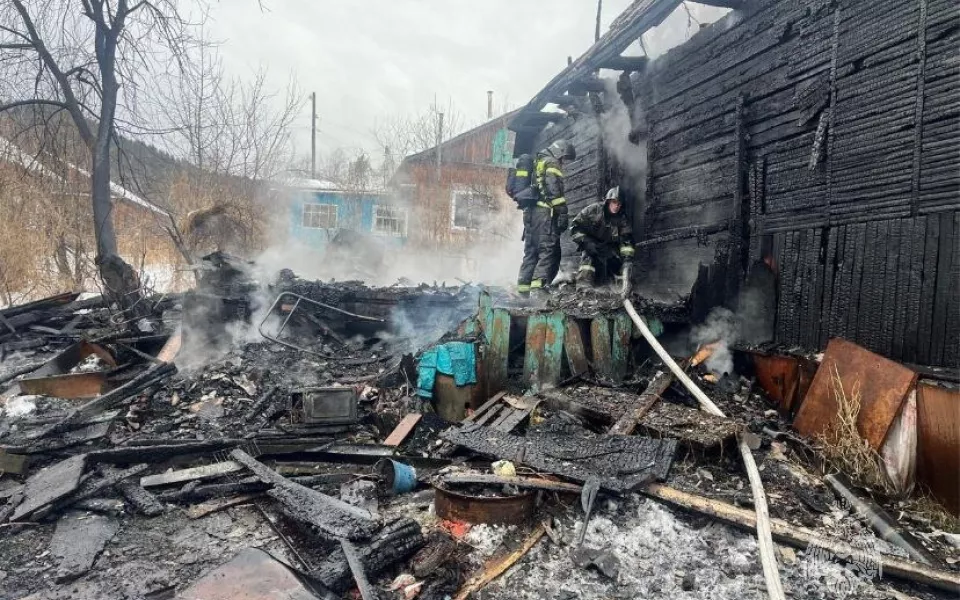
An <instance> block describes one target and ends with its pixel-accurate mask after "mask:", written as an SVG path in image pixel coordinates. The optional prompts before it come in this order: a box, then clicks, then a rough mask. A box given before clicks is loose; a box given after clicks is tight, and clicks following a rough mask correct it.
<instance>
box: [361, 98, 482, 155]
mask: <svg viewBox="0 0 960 600" xmlns="http://www.w3.org/2000/svg"><path fill="white" fill-rule="evenodd" d="M441 123H442V126H443V130H442V131H441ZM463 127H464V119H463V114H462V113H461V112H460V111H459V110H457V108H456V107H454V106H453V104H452V103H448V104H447V106H445V107H444V106H439V105H437V104H436V103H434V104H433V105H431V106H430V107H429V108H428V109H426V110H425V111H423V112H420V113H417V114H413V115H395V116H392V117H388V118H386V119H381V120H379V121H378V122H377V123H375V124H374V127H373V137H374V139H376V140H377V144H378V145H379V146H380V147H381V148H383V149H385V150H386V149H389V150H390V153H391V154H392V155H394V156H397V157H399V158H400V159H401V160H402V159H403V158H404V157H406V156H410V155H411V154H416V153H418V152H423V151H424V150H427V149H429V148H432V147H434V146H436V145H437V142H438V136H439V137H440V138H442V139H441V140H439V141H444V142H445V141H447V140H449V139H451V138H453V137H455V136H457V135H459V134H460V133H461V132H462V131H463Z"/></svg>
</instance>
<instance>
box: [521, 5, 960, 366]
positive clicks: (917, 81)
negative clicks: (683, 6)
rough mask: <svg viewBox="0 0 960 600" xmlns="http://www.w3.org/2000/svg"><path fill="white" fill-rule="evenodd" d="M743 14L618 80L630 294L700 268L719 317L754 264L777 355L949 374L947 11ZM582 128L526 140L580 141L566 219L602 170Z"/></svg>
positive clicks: (791, 8) (952, 214)
mask: <svg viewBox="0 0 960 600" xmlns="http://www.w3.org/2000/svg"><path fill="white" fill-rule="evenodd" d="M747 5H748V6H747V8H745V9H743V10H738V11H734V12H732V13H730V14H729V15H728V16H727V17H725V18H724V19H721V20H720V21H718V22H717V23H714V24H713V25H711V26H709V27H707V28H705V29H703V30H702V31H701V32H699V33H698V34H697V35H695V36H694V37H693V38H691V39H690V40H689V41H688V42H687V43H685V44H683V45H681V46H679V47H677V48H675V49H673V50H671V51H670V52H668V53H667V54H665V55H664V56H662V57H660V58H658V59H656V60H654V61H651V63H650V64H649V65H648V66H647V69H646V70H645V72H644V73H643V74H642V75H641V76H635V77H634V78H633V94H634V96H635V97H636V104H635V107H634V108H635V110H636V111H637V112H641V113H642V114H644V115H645V117H646V122H647V123H648V124H649V125H648V127H647V129H646V131H645V135H646V136H647V138H646V144H647V149H648V157H649V166H648V176H647V177H648V178H647V186H646V188H647V189H646V194H645V200H646V210H644V211H642V212H643V214H638V215H636V216H635V223H636V224H637V225H638V228H639V230H640V232H641V234H640V236H639V237H640V240H641V244H640V245H641V252H640V253H639V254H638V256H639V257H640V260H641V266H642V268H641V269H639V270H638V271H639V277H640V279H641V281H640V282H638V283H639V284H640V285H641V289H642V290H643V291H644V292H646V293H649V294H653V295H659V296H667V297H670V296H673V297H676V294H686V293H689V292H690V290H691V287H692V286H693V284H694V282H695V281H696V280H697V278H698V266H699V263H712V267H711V269H712V271H711V272H714V271H715V273H714V278H713V279H714V280H713V284H714V287H717V286H719V288H720V290H721V293H720V294H719V295H718V299H719V300H724V301H727V302H730V301H731V299H732V298H735V297H736V292H737V289H738V286H739V284H740V283H741V281H742V278H743V276H744V273H746V272H747V271H748V269H749V268H750V266H751V265H755V264H758V263H760V262H765V263H766V264H768V265H770V266H771V267H772V268H773V270H774V272H775V273H776V281H777V283H776V287H777V318H776V337H777V340H778V341H780V342H782V343H784V344H787V345H798V346H802V347H806V348H822V347H824V346H825V345H826V342H827V340H828V339H829V338H830V337H835V336H842V337H845V338H848V339H851V340H854V341H856V342H858V343H860V344H862V345H864V346H866V347H867V348H870V349H871V350H874V351H877V352H880V353H882V354H885V355H887V356H890V357H892V358H895V359H899V360H904V361H909V362H917V363H923V364H932V365H948V366H956V365H958V364H960V286H958V285H957V284H958V282H960V254H958V248H960V152H958V151H957V140H958V139H960V97H958V93H957V90H958V88H960V62H958V60H957V52H956V49H957V47H960V12H958V11H957V10H956V6H955V3H953V2H951V1H949V0H910V1H903V0H880V1H871V0H841V1H833V2H830V1H807V2H795V1H793V0H756V1H754V2H750V3H747ZM587 116H588V115H580V116H579V117H578V118H568V119H566V120H565V121H564V122H563V123H559V124H557V125H556V126H554V127H550V128H548V129H546V130H544V131H543V132H542V133H541V134H540V136H539V137H538V138H537V140H536V142H535V145H536V147H543V146H544V145H546V144H547V143H549V142H550V141H551V140H552V139H553V138H555V137H557V136H559V135H569V136H572V137H573V138H574V139H575V140H582V141H581V142H579V143H578V145H577V149H578V152H581V153H582V154H581V155H582V156H584V159H583V160H581V161H580V162H579V163H578V164H577V165H576V167H575V169H576V170H575V171H574V172H572V173H570V174H569V175H568V177H569V179H570V184H569V187H570V188H571V193H570V194H568V200H569V201H570V203H571V207H572V209H573V210H576V209H577V208H579V207H580V206H582V204H583V203H584V202H585V201H587V199H588V198H591V197H596V194H597V193H598V189H599V188H602V187H604V185H605V184H606V183H609V181H606V182H605V181H603V179H604V177H607V178H609V176H610V173H611V171H613V169H611V168H610V167H609V166H605V165H604V164H603V163H604V161H605V160H606V158H607V157H605V156H604V153H603V152H602V150H601V149H599V148H598V146H599V144H598V142H597V131H598V130H597V126H596V119H589V118H587ZM591 122H592V123H591ZM581 144H582V145H583V147H581ZM591 152H592V153H591ZM638 212H641V211H638ZM699 272H700V275H699V276H700V279H701V281H700V282H698V286H699V285H700V283H702V280H703V278H704V276H705V275H704V270H703V269H700V270H699Z"/></svg>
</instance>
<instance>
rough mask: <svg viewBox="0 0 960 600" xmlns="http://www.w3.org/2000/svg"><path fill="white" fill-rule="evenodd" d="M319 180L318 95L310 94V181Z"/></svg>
mask: <svg viewBox="0 0 960 600" xmlns="http://www.w3.org/2000/svg"><path fill="white" fill-rule="evenodd" d="M316 178H317V93H316V92H313V93H312V94H310V179H316Z"/></svg>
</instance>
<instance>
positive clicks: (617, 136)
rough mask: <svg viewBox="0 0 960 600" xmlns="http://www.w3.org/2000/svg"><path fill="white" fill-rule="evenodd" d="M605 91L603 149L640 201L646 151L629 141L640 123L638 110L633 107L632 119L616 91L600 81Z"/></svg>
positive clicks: (609, 81) (608, 82) (610, 83)
mask: <svg viewBox="0 0 960 600" xmlns="http://www.w3.org/2000/svg"><path fill="white" fill-rule="evenodd" d="M604 82H605V85H606V91H605V93H604V98H605V99H607V104H608V106H607V107H606V109H605V110H604V111H603V113H601V115H600V135H601V137H602V139H603V147H604V148H605V149H606V151H607V153H608V154H610V155H611V156H612V157H613V158H614V159H615V160H616V162H617V164H618V165H620V168H621V169H622V170H623V179H624V180H625V182H626V184H627V185H628V186H629V188H630V189H631V190H633V191H634V194H635V196H636V197H637V198H643V197H644V190H645V189H646V182H647V147H646V144H639V143H634V142H632V141H630V137H631V136H630V134H631V132H632V131H633V130H634V128H636V127H637V125H638V123H639V122H640V121H641V120H642V118H643V117H642V115H641V114H640V111H639V108H637V107H634V114H633V118H631V114H630V109H629V108H628V107H627V105H626V104H624V103H623V99H622V98H621V97H620V94H619V93H618V92H617V89H616V82H615V81H614V80H612V79H605V80H604Z"/></svg>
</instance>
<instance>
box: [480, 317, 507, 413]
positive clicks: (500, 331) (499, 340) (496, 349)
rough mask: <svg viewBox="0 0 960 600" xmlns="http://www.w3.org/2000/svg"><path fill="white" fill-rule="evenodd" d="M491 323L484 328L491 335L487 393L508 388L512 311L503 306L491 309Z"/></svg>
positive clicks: (488, 348) (488, 353)
mask: <svg viewBox="0 0 960 600" xmlns="http://www.w3.org/2000/svg"><path fill="white" fill-rule="evenodd" d="M490 314H491V319H490V324H489V325H487V327H486V329H485V330H484V331H485V333H486V334H487V335H489V341H488V346H487V395H488V396H492V395H493V394H496V393H497V392H499V391H501V390H503V389H506V385H507V372H508V371H507V369H508V364H509V362H508V361H509V359H510V322H511V320H510V313H509V312H507V311H506V310H505V309H503V308H496V309H494V310H492V311H490Z"/></svg>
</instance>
